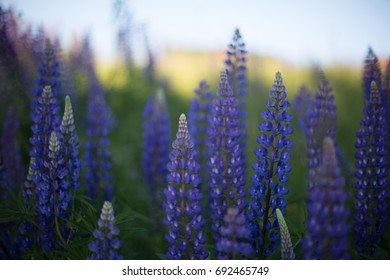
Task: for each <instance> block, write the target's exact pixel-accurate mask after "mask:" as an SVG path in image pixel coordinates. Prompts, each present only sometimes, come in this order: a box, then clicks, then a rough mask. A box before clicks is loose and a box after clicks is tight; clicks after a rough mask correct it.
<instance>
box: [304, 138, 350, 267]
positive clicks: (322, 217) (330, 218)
mask: <svg viewBox="0 0 390 280" xmlns="http://www.w3.org/2000/svg"><path fill="white" fill-rule="evenodd" d="M316 174H317V175H316V177H315V178H314V180H315V184H314V187H313V188H312V189H311V190H310V192H309V196H308V199H307V211H308V217H307V233H306V236H305V238H304V240H303V247H304V251H305V253H304V258H305V259H330V260H335V259H348V253H347V250H348V239H347V234H348V231H349V226H348V225H347V218H348V209H347V208H346V205H345V203H346V200H347V193H346V191H345V189H344V184H345V180H344V178H343V177H342V176H341V172H340V168H339V164H338V161H337V157H336V147H335V143H334V141H333V139H332V138H331V137H326V138H325V139H324V141H323V148H322V157H321V164H320V166H319V167H318V168H317V172H316Z"/></svg>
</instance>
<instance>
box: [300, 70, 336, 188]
mask: <svg viewBox="0 0 390 280" xmlns="http://www.w3.org/2000/svg"><path fill="white" fill-rule="evenodd" d="M308 119H309V124H308V128H309V129H308V133H307V135H306V143H307V148H308V152H307V157H308V163H307V168H308V174H307V178H308V189H309V190H310V189H311V188H313V185H314V180H315V179H314V178H315V176H316V171H317V169H318V167H319V165H320V163H321V155H322V141H323V139H324V138H325V137H327V136H329V137H330V138H332V139H333V141H335V137H336V105H335V104H334V95H333V94H332V88H331V87H330V86H329V82H328V80H327V79H326V77H325V74H324V73H323V72H321V73H320V83H319V84H318V91H317V92H316V93H315V97H314V103H313V106H312V108H311V110H310V111H309V113H308Z"/></svg>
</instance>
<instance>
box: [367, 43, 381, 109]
mask: <svg viewBox="0 0 390 280" xmlns="http://www.w3.org/2000/svg"><path fill="white" fill-rule="evenodd" d="M372 81H375V83H376V85H377V88H378V91H379V92H380V91H381V89H382V84H381V83H382V74H381V69H380V66H379V61H378V58H377V56H376V55H375V53H374V52H373V50H372V49H371V48H369V49H368V53H367V56H366V58H365V60H364V69H363V89H364V93H365V97H366V102H367V101H368V100H369V98H370V92H371V82H372ZM381 97H382V98H383V96H381Z"/></svg>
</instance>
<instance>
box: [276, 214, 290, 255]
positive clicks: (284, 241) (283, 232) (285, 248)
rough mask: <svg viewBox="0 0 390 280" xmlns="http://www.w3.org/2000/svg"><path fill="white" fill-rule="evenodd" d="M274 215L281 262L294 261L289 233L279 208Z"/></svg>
mask: <svg viewBox="0 0 390 280" xmlns="http://www.w3.org/2000/svg"><path fill="white" fill-rule="evenodd" d="M275 213H276V218H277V220H278V224H279V227H280V237H281V247H282V260H293V259H295V254H294V248H293V246H292V243H291V237H290V233H289V231H288V227H287V224H286V221H285V220H284V217H283V213H282V211H280V209H279V208H278V209H276V211H275Z"/></svg>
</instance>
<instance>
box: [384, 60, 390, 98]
mask: <svg viewBox="0 0 390 280" xmlns="http://www.w3.org/2000/svg"><path fill="white" fill-rule="evenodd" d="M382 87H383V90H384V92H385V95H386V96H387V100H388V101H389V102H390V58H389V60H388V61H387V65H386V68H385V72H384V75H383V84H382Z"/></svg>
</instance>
